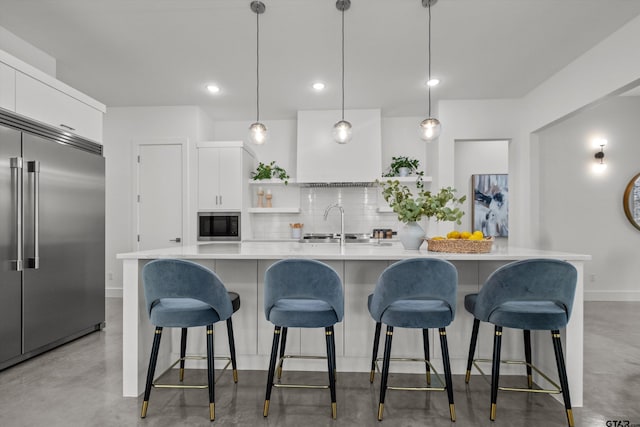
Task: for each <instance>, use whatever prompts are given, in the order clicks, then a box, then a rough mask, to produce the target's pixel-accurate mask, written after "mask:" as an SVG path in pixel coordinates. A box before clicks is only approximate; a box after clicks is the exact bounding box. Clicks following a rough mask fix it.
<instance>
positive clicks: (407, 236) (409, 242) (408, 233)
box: [398, 222, 425, 250]
mask: <svg viewBox="0 0 640 427" xmlns="http://www.w3.org/2000/svg"><path fill="white" fill-rule="evenodd" d="M424 236H425V232H424V230H423V229H422V227H420V224H418V223H417V222H408V223H407V224H405V225H404V226H403V227H402V228H401V229H400V230H399V231H398V238H399V239H400V242H401V243H402V246H404V248H405V249H408V250H417V249H419V248H420V246H421V245H422V242H424Z"/></svg>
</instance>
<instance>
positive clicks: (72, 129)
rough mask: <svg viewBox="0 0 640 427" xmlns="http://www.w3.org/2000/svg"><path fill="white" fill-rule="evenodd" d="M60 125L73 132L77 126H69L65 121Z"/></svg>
mask: <svg viewBox="0 0 640 427" xmlns="http://www.w3.org/2000/svg"><path fill="white" fill-rule="evenodd" d="M60 127H61V128H65V129H67V130H70V131H71V132H73V131H75V130H76V128H72V127H71V126H69V125H65V124H64V123H60Z"/></svg>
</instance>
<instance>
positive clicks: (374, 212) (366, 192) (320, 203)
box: [245, 187, 400, 239]
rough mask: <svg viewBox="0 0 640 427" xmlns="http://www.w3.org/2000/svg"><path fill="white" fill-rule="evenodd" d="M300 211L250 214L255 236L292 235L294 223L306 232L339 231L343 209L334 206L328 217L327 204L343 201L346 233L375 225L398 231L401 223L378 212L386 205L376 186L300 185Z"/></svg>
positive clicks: (364, 231)
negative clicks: (291, 225) (301, 226)
mask: <svg viewBox="0 0 640 427" xmlns="http://www.w3.org/2000/svg"><path fill="white" fill-rule="evenodd" d="M299 191H300V213H299V214H278V213H274V214H249V215H251V221H252V228H253V236H247V237H245V238H253V239H288V238H291V227H290V226H289V224H292V223H297V222H298V223H303V224H304V227H303V229H302V232H303V233H337V232H339V231H340V211H339V210H338V209H332V210H331V211H330V212H329V214H328V216H327V220H326V221H325V220H324V211H325V209H326V208H327V206H330V205H332V204H334V203H340V205H342V207H343V209H344V221H345V226H344V228H345V231H346V232H347V233H371V232H372V231H373V229H374V228H391V229H393V230H394V231H397V230H398V228H399V226H400V222H399V221H398V219H397V216H396V214H395V213H392V212H391V213H386V212H383V213H381V212H378V207H379V206H381V207H386V206H387V203H386V202H385V201H384V200H383V199H382V195H381V194H380V190H379V189H378V188H377V187H339V188H332V187H326V188H325V187H300V188H299Z"/></svg>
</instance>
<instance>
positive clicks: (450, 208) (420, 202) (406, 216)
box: [377, 176, 467, 224]
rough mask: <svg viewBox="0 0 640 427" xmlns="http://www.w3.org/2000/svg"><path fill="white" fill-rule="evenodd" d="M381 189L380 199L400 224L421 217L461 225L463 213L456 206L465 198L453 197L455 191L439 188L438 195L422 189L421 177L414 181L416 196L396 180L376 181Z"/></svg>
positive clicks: (465, 197)
mask: <svg viewBox="0 0 640 427" xmlns="http://www.w3.org/2000/svg"><path fill="white" fill-rule="evenodd" d="M377 183H378V185H379V186H380V187H381V188H382V197H384V199H385V200H386V201H387V203H389V206H390V207H391V209H393V211H394V212H395V213H396V214H397V215H398V220H399V221H401V222H405V223H408V222H414V221H420V219H421V218H422V217H426V218H435V219H436V221H453V222H455V223H456V224H461V221H460V219H461V218H462V216H463V215H464V212H463V211H462V210H461V209H460V207H459V206H458V205H460V204H462V203H464V201H465V200H466V199H467V196H462V197H460V198H456V197H455V192H456V190H455V189H454V188H451V187H446V188H441V189H440V191H439V192H438V193H435V194H433V193H431V191H427V190H425V189H424V182H423V181H422V176H418V178H417V180H416V189H417V195H416V196H414V195H413V193H412V192H411V190H410V189H409V187H407V186H406V185H403V184H400V182H399V181H398V180H387V181H386V182H380V181H377Z"/></svg>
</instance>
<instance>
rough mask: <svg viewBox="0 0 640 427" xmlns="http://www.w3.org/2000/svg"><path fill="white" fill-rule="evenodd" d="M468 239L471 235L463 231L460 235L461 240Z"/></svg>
mask: <svg viewBox="0 0 640 427" xmlns="http://www.w3.org/2000/svg"><path fill="white" fill-rule="evenodd" d="M469 237H471V233H469V232H468V231H463V232H462V233H460V238H461V239H468V238H469Z"/></svg>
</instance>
